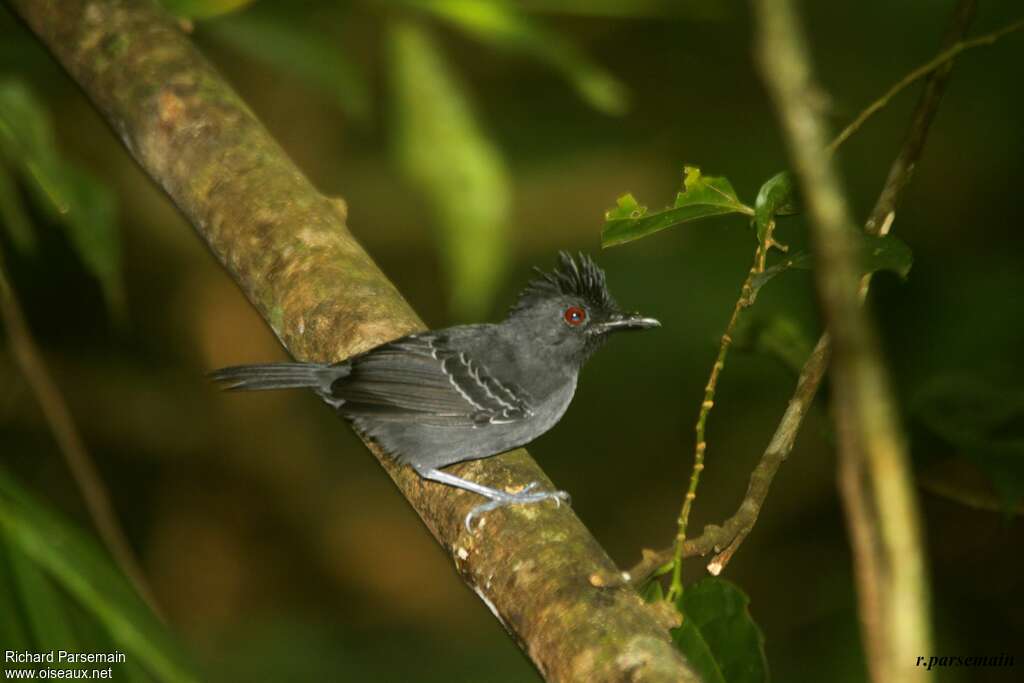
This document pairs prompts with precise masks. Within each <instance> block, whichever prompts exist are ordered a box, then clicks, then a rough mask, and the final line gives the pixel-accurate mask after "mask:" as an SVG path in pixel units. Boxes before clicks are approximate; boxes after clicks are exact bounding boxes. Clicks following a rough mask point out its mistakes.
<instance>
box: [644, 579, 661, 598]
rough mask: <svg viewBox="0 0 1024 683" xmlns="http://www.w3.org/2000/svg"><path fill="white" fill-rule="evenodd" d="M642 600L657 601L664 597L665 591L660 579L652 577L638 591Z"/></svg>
mask: <svg viewBox="0 0 1024 683" xmlns="http://www.w3.org/2000/svg"><path fill="white" fill-rule="evenodd" d="M639 593H640V597H641V598H643V599H644V602H658V601H659V600H664V599H665V591H664V590H663V589H662V587H661V581H658V579H657V578H653V579H651V580H650V581H648V582H647V583H646V584H644V586H643V587H642V588H641V589H640V591H639Z"/></svg>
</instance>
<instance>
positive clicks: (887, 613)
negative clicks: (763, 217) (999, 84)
mask: <svg viewBox="0 0 1024 683" xmlns="http://www.w3.org/2000/svg"><path fill="white" fill-rule="evenodd" d="M754 9H755V15H756V17H757V23H758V33H759V38H758V50H759V57H760V62H761V69H762V74H763V77H764V80H765V83H766V84H767V86H768V90H769V93H770V94H771V95H772V98H773V99H774V102H775V106H776V108H777V110H778V113H779V117H780V120H781V123H782V128H783V131H784V133H785V136H786V143H787V146H788V148H789V153H790V156H791V158H792V159H793V166H794V168H795V169H796V171H797V175H798V177H799V179H800V183H801V187H802V189H803V193H804V197H805V199H806V203H807V208H808V213H809V215H810V218H811V221H810V223H811V228H812V238H813V246H814V253H815V257H816V261H817V267H816V268H815V277H816V280H817V288H818V294H819V297H820V300H821V308H822V311H823V313H824V317H825V321H826V324H827V327H828V330H829V332H830V334H831V336H832V339H833V343H834V347H835V355H834V361H833V366H832V369H833V376H834V378H835V382H834V383H833V385H832V390H833V396H834V399H835V401H834V410H835V419H836V423H837V432H838V435H839V469H840V479H841V481H842V483H843V486H842V492H843V494H844V501H845V502H846V503H847V518H848V521H849V524H850V528H851V540H852V542H853V546H854V555H855V560H856V561H855V571H856V575H857V579H858V587H859V600H860V609H861V615H862V619H863V621H864V635H865V641H866V645H867V649H868V653H867V660H868V663H869V668H870V671H871V675H872V679H873V680H874V681H875V682H876V683H883V682H884V683H888V682H890V681H893V682H895V681H899V682H901V683H902V682H903V681H918V680H923V678H924V677H925V676H926V675H927V674H926V672H924V671H923V670H922V669H921V668H920V667H916V666H915V661H916V658H917V657H919V656H921V655H922V654H924V653H928V652H931V651H932V646H931V642H932V641H931V623H930V605H929V599H928V577H927V572H926V569H925V561H924V550H923V548H922V543H921V531H920V522H919V520H918V516H917V504H916V497H915V494H914V488H913V483H912V481H911V476H910V467H909V463H908V458H907V452H906V445H905V443H904V440H903V435H902V432H901V431H900V427H899V423H898V419H897V417H896V414H897V413H896V407H895V404H894V400H893V397H892V391H891V388H890V386H889V379H888V376H887V374H886V372H885V369H884V367H883V363H882V360H881V358H880V353H879V344H878V340H877V335H876V332H875V329H874V325H873V324H872V322H871V320H870V319H869V318H868V316H867V314H866V313H865V311H864V309H863V308H862V307H861V306H860V299H861V297H860V289H861V287H860V278H859V276H858V266H857V249H856V244H855V242H854V239H853V236H854V230H855V227H854V225H853V221H852V220H851V218H850V215H849V210H848V208H847V206H846V200H845V198H844V196H843V194H842V192H841V190H840V186H839V182H838V179H837V177H836V174H835V171H834V170H833V168H832V166H831V164H830V163H829V156H828V153H827V152H826V146H825V143H826V138H825V129H824V124H823V122H822V120H821V115H820V112H819V108H818V107H817V106H816V103H817V102H819V101H820V99H821V96H820V91H819V90H818V86H817V84H816V83H815V82H814V80H813V78H812V75H811V68H810V60H809V56H808V51H807V47H806V40H805V38H804V35H803V32H802V30H801V28H800V26H799V23H798V21H797V17H796V14H795V11H794V9H793V7H792V2H791V0H755V2H754Z"/></svg>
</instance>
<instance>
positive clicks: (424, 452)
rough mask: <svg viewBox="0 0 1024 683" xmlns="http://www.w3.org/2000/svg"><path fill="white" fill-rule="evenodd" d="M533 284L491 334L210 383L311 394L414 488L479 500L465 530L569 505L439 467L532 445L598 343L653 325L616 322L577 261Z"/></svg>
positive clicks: (598, 286)
mask: <svg viewBox="0 0 1024 683" xmlns="http://www.w3.org/2000/svg"><path fill="white" fill-rule="evenodd" d="M537 273H538V274H539V277H537V278H536V279H534V280H532V281H531V282H530V283H529V284H528V285H527V287H526V289H525V290H523V292H522V293H521V294H520V295H519V300H518V301H517V302H516V304H515V305H514V306H513V307H512V309H511V310H510V311H509V314H508V317H507V318H506V319H505V320H504V321H503V322H501V323H498V324H496V325H491V324H486V325H460V326H458V327H450V328H448V329H444V330H434V331H430V332H418V333H415V334H410V335H408V336H405V337H402V338H401V339H397V340H395V341H392V342H388V343H386V344H382V345H380V346H378V347H376V348H373V349H370V350H369V351H366V352H365V353H361V354H359V355H357V356H353V357H352V358H349V359H348V360H346V361H343V362H341V363H334V364H330V365H327V364H321V363H273V364H269V365H242V366H237V367H230V368H223V369H221V370H217V371H215V372H213V373H212V374H211V377H212V378H213V379H214V380H216V381H219V382H223V383H224V384H225V385H226V386H225V388H227V389H234V390H250V389H290V388H295V387H309V388H312V389H313V390H314V391H315V392H316V393H317V394H319V395H320V397H321V398H322V399H323V400H324V401H326V402H327V403H329V404H330V405H332V406H334V408H335V409H336V410H337V411H338V413H339V414H340V415H342V416H343V417H346V418H348V419H349V420H351V421H352V424H353V425H354V426H355V428H356V429H357V430H358V431H360V432H362V433H363V434H364V435H366V436H369V437H370V438H372V439H373V440H374V441H376V442H377V443H378V444H379V445H380V446H381V447H382V448H383V449H384V450H385V451H386V452H387V453H389V454H390V455H391V456H393V457H394V458H395V459H396V460H397V461H398V462H399V463H402V464H407V465H410V466H412V468H413V469H415V470H416V472H417V473H418V474H419V475H420V476H421V477H423V478H424V479H430V480H433V481H436V482H440V483H442V484H448V485H450V486H456V487H458V488H462V489H466V490H468V491H473V492H474V493H478V494H480V495H481V496H484V497H485V498H488V499H489V501H488V502H487V503H484V504H482V505H479V506H477V507H476V508H474V509H473V510H472V511H471V512H470V513H469V514H468V515H466V527H467V528H468V529H470V530H472V526H471V525H472V520H473V517H474V516H476V515H479V514H481V513H484V512H487V511H489V510H494V509H496V508H499V507H504V506H506V505H511V504H516V503H536V502H539V501H542V500H548V499H553V500H555V501H556V502H559V501H561V500H564V499H567V498H568V495H567V494H566V493H565V492H564V491H534V490H533V489H534V488H535V487H536V484H537V482H534V483H532V484H530V485H529V486H527V487H526V489H524V490H523V491H520V492H518V493H507V492H505V491H500V490H498V489H493V488H490V487H487V486H483V485H481V484H477V483H474V482H472V481H469V480H467V479H462V478H461V477H456V476H454V475H452V474H449V473H447V472H443V471H441V469H440V468H442V467H445V466H447V465H452V464H455V463H457V462H462V461H464V460H474V459H477V458H486V457H488V456H491V455H496V454H498V453H503V452H504V451H508V450H511V449H513V448H516V447H518V446H522V445H524V444H527V443H529V442H530V441H533V440H534V439H535V438H537V437H538V436H540V435H541V434H543V433H544V432H546V431H548V430H549V429H551V428H552V427H553V426H554V425H555V423H556V422H558V420H559V419H561V417H562V415H563V414H564V413H565V410H566V408H568V406H569V402H570V401H571V400H572V397H573V394H574V393H575V392H576V379H577V377H578V375H579V371H580V367H582V365H583V362H584V361H586V360H587V358H588V357H589V356H590V354H591V353H593V352H594V350H595V349H597V347H599V346H600V345H601V343H602V342H603V341H604V340H605V339H606V338H607V336H608V334H609V333H611V332H615V331H617V330H629V329H642V328H648V327H657V326H658V325H659V324H660V323H658V321H657V320H654V319H653V318H644V317H641V316H640V315H638V314H635V313H628V314H627V313H623V312H622V311H621V310H620V309H619V307H618V305H617V304H616V303H615V300H614V299H612V297H611V294H609V293H608V288H607V286H606V285H605V277H604V272H603V271H602V270H601V269H600V268H598V267H597V265H596V264H595V263H594V262H593V260H591V259H590V258H589V257H588V256H586V255H584V254H582V253H581V254H580V255H579V260H578V261H574V260H573V258H572V257H571V256H570V255H569V254H567V253H566V252H564V251H563V252H561V253H560V254H559V264H558V267H557V268H556V269H555V271H554V272H552V273H544V272H542V271H540V270H539V269H538V270H537Z"/></svg>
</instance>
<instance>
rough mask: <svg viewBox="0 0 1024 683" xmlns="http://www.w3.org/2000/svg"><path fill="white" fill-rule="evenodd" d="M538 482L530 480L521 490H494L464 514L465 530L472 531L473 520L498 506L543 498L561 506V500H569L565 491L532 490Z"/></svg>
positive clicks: (567, 501)
mask: <svg viewBox="0 0 1024 683" xmlns="http://www.w3.org/2000/svg"><path fill="white" fill-rule="evenodd" d="M539 483H540V482H536V481H534V482H530V483H529V484H527V485H526V487H525V488H523V490H522V491H518V492H517V493H506V492H504V491H495V494H494V496H493V497H491V499H490V500H489V501H487V502H486V503H483V504H481V505H477V506H476V507H475V508H473V509H472V510H470V511H469V513H468V514H467V515H466V531H468V532H469V533H473V520H474V519H476V518H478V517H479V516H480V515H482V514H484V513H485V512H490V511H492V510H497V509H498V508H503V507H507V506H509V505H532V504H533V503H540V502H542V501H545V500H553V501H555V505H556V506H558V507H561V505H562V501H563V500H564V501H565V502H566V503H569V502H570V498H569V494H568V493H566V492H565V491H534V489H535V488H537V486H538V485H539Z"/></svg>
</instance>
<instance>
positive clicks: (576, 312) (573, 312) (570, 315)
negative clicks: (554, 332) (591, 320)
mask: <svg viewBox="0 0 1024 683" xmlns="http://www.w3.org/2000/svg"><path fill="white" fill-rule="evenodd" d="M562 317H563V318H565V322H567V323H569V324H570V325H572V326H573V327H576V326H577V325H582V324H583V321H584V320H586V319H587V312H586V311H585V310H583V309H582V308H580V307H579V306H570V307H569V308H567V309H565V314H564V315H563V316H562Z"/></svg>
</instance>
